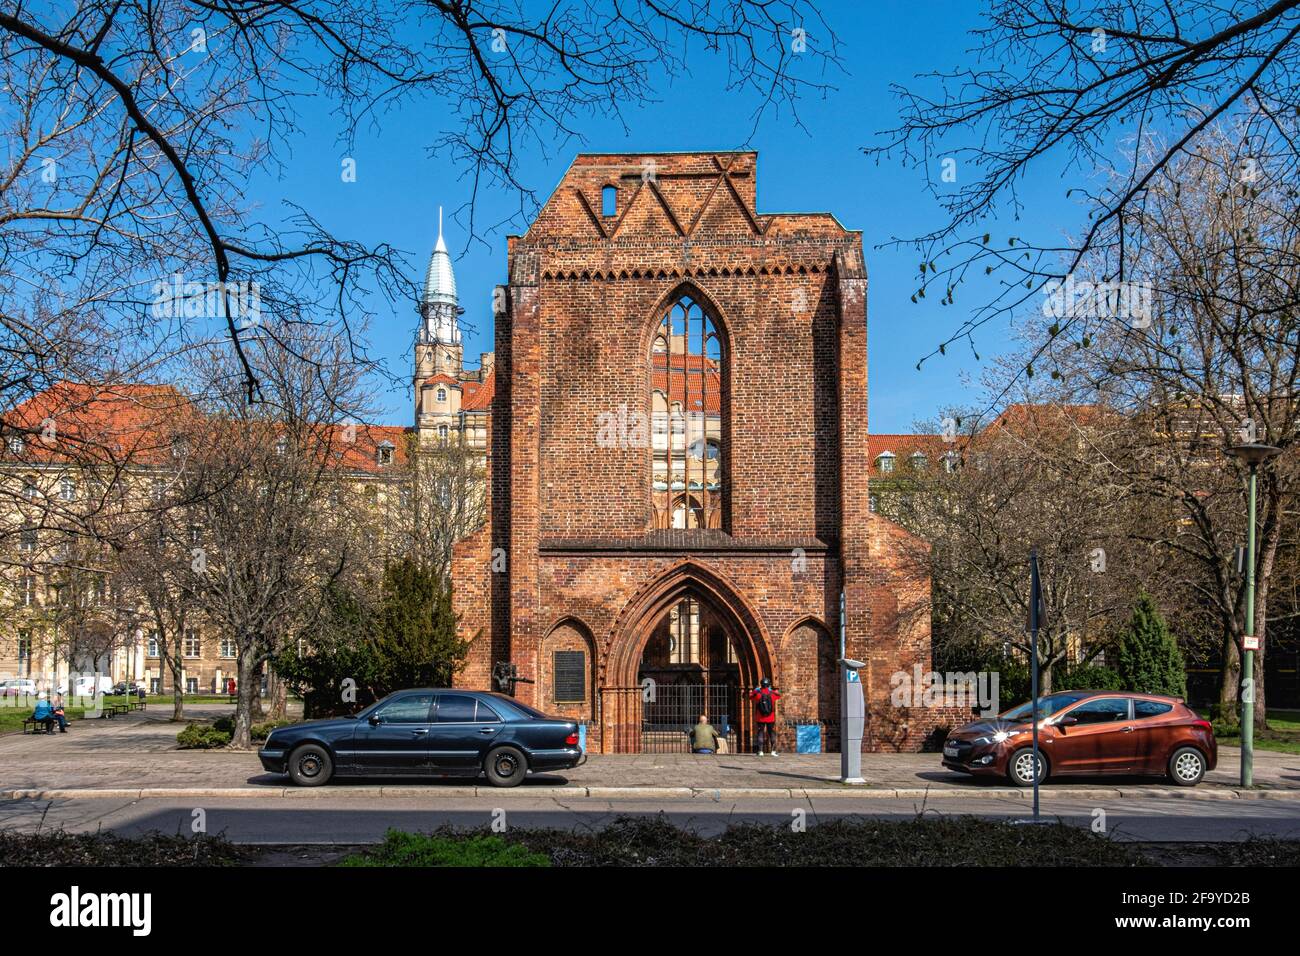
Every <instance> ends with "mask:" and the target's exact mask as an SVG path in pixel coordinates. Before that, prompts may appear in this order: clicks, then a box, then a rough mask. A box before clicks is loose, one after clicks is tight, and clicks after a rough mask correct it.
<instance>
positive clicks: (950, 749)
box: [943, 747, 957, 757]
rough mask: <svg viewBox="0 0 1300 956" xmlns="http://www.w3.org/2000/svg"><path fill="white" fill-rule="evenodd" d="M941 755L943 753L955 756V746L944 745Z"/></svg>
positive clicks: (947, 755)
mask: <svg viewBox="0 0 1300 956" xmlns="http://www.w3.org/2000/svg"><path fill="white" fill-rule="evenodd" d="M943 755H944V756H945V757H955V756H957V748H956V747H944V748H943Z"/></svg>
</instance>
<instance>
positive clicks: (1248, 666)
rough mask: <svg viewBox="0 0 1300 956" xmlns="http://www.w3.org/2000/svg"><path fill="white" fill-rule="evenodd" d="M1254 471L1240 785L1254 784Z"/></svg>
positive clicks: (1249, 519) (1248, 520)
mask: <svg viewBox="0 0 1300 956" xmlns="http://www.w3.org/2000/svg"><path fill="white" fill-rule="evenodd" d="M1255 470H1256V465H1254V464H1253V463H1252V464H1251V466H1250V506H1249V513H1248V515H1247V518H1246V622H1245V623H1246V637H1245V640H1244V641H1243V642H1242V651H1241V785H1242V786H1243V787H1253V786H1254V785H1255V650H1254V645H1255V641H1254V637H1255Z"/></svg>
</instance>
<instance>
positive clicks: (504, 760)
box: [483, 747, 528, 787]
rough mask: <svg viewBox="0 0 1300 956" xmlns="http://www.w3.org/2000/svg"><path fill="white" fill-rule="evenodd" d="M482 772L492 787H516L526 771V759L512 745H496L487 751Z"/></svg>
mask: <svg viewBox="0 0 1300 956" xmlns="http://www.w3.org/2000/svg"><path fill="white" fill-rule="evenodd" d="M483 772H484V773H486V774H487V778H488V783H490V784H492V786H494V787H517V786H519V785H520V784H521V783H523V782H524V775H525V774H527V773H528V761H527V760H526V759H525V757H524V755H523V754H521V753H520V752H519V751H518V750H516V749H515V748H514V747H497V748H496V749H495V750H490V751H488V755H487V757H486V759H484V761H483Z"/></svg>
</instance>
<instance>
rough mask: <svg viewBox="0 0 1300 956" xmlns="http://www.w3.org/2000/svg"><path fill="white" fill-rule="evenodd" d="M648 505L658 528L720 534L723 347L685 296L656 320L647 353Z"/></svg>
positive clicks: (723, 456) (704, 316) (707, 318)
mask: <svg viewBox="0 0 1300 956" xmlns="http://www.w3.org/2000/svg"><path fill="white" fill-rule="evenodd" d="M650 368H651V380H652V381H651V390H650V422H651V429H650V430H651V446H652V449H653V454H652V456H651V461H652V466H651V474H650V489H651V501H652V504H653V508H654V511H653V514H654V525H655V527H657V528H721V527H722V518H723V506H724V496H725V494H726V474H725V472H724V470H723V469H724V463H725V461H726V454H725V452H726V448H725V436H724V429H723V427H722V426H723V409H724V408H725V407H726V402H725V399H726V396H725V395H724V393H723V386H724V376H723V343H722V339H721V337H720V336H719V334H718V329H717V326H716V325H715V324H714V322H713V319H712V318H711V317H710V316H709V314H708V312H707V311H706V310H705V309H704V307H703V306H701V305H700V304H699V303H698V302H696V301H695V300H694V299H692V298H691V297H690V296H689V295H682V296H680V297H678V298H677V299H675V300H673V302H672V304H671V305H669V307H668V308H667V310H665V312H664V314H663V316H661V317H660V320H659V324H658V325H657V326H656V328H655V334H654V340H653V343H652V345H651V348H650Z"/></svg>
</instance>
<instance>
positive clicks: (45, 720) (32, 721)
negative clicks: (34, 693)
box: [23, 717, 58, 734]
mask: <svg viewBox="0 0 1300 956" xmlns="http://www.w3.org/2000/svg"><path fill="white" fill-rule="evenodd" d="M56 723H58V721H56V720H55V719H54V718H53V717H42V718H40V720H37V719H36V718H35V717H28V718H26V719H25V720H23V733H25V734H36V733H40V732H41V730H44V731H45V733H47V734H52V733H54V725H55V724H56ZM29 728H30V729H29ZM38 728H40V729H38Z"/></svg>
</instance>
